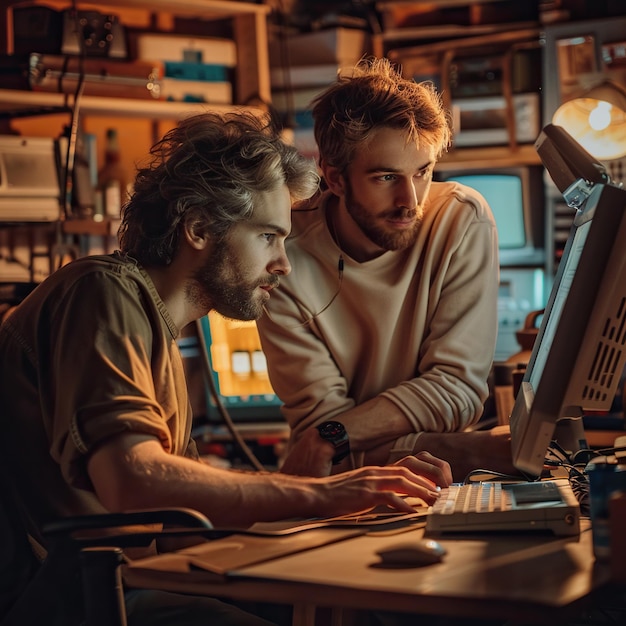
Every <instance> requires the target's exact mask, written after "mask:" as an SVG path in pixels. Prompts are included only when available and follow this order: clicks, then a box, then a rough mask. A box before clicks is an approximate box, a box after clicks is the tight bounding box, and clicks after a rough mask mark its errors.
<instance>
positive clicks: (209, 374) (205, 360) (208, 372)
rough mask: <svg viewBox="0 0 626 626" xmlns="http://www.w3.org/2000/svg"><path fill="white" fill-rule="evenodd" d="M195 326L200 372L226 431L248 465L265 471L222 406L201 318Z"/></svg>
mask: <svg viewBox="0 0 626 626" xmlns="http://www.w3.org/2000/svg"><path fill="white" fill-rule="evenodd" d="M196 328H197V330H198V339H199V340H200V342H201V344H202V345H201V346H200V353H201V354H202V372H203V374H204V378H205V380H206V382H207V385H208V386H209V390H210V392H211V397H212V398H213V400H215V404H216V406H217V410H218V412H219V414H220V417H221V418H222V420H223V422H224V424H225V426H226V428H228V431H229V432H230V434H231V436H232V438H233V439H234V441H235V442H236V444H237V445H238V446H239V448H240V449H241V451H242V452H243V453H244V455H245V456H246V458H247V459H248V462H249V463H250V465H252V467H254V469H255V470H257V471H258V472H264V471H266V469H265V467H264V466H263V464H262V463H261V462H260V461H259V459H258V458H257V457H256V456H255V454H254V452H252V450H251V449H250V447H249V446H248V444H247V443H246V442H245V441H244V440H243V437H242V436H241V435H240V434H239V431H238V430H237V427H236V426H235V424H234V422H233V420H232V418H231V416H230V415H229V413H228V411H227V410H226V407H225V406H224V403H223V402H222V399H221V398H220V394H219V393H218V391H217V388H216V386H215V379H214V377H213V374H214V372H213V368H212V367H211V362H210V360H209V355H208V352H207V345H208V344H207V341H206V334H205V332H204V328H202V320H196Z"/></svg>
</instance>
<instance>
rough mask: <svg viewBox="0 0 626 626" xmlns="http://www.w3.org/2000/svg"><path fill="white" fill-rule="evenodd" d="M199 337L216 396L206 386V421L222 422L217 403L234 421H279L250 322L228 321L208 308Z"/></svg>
mask: <svg viewBox="0 0 626 626" xmlns="http://www.w3.org/2000/svg"><path fill="white" fill-rule="evenodd" d="M199 339H200V341H201V342H203V343H204V349H205V350H206V355H207V357H208V366H209V367H210V371H211V375H212V379H213V383H214V391H215V393H216V394H217V396H218V397H215V394H213V393H212V390H211V389H210V388H207V389H206V400H207V419H208V421H209V422H218V423H221V422H222V417H221V415H220V409H219V407H218V402H219V403H221V405H222V406H223V408H224V409H226V410H227V411H228V413H229V415H230V417H231V418H232V419H233V421H236V422H258V421H281V422H282V421H283V418H282V415H281V412H280V407H281V405H282V403H281V402H280V400H279V399H278V396H277V395H276V394H275V393H274V390H273V389H272V386H271V384H270V382H269V377H268V374H267V364H266V361H265V354H264V353H263V352H262V350H261V341H260V339H259V335H258V331H257V328H256V323H255V322H254V321H252V322H250V321H245V322H244V321H239V320H231V319H227V318H225V317H222V316H221V315H219V313H217V312H216V311H211V312H210V313H209V314H208V315H206V316H204V317H202V318H201V320H200V327H199Z"/></svg>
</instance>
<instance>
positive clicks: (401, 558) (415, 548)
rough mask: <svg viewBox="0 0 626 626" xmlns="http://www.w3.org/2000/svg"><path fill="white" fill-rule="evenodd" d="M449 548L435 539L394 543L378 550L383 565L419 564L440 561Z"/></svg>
mask: <svg viewBox="0 0 626 626" xmlns="http://www.w3.org/2000/svg"><path fill="white" fill-rule="evenodd" d="M446 553H447V550H446V549H445V548H444V547H443V546H442V545H441V544H440V543H439V542H438V541H435V540H434V539H420V540H418V541H403V542H401V543H394V544H392V545H389V546H387V547H385V548H381V549H380V550H378V551H377V552H376V554H378V556H379V557H380V559H381V561H382V563H383V565H394V566H400V565H401V566H405V567H407V566H419V565H430V564H431V563H439V562H441V561H442V560H443V557H444V556H445V555H446Z"/></svg>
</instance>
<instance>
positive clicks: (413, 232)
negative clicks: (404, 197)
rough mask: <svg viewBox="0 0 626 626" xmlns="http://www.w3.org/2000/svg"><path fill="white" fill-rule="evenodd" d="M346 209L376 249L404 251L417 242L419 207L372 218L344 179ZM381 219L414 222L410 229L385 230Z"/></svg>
mask: <svg viewBox="0 0 626 626" xmlns="http://www.w3.org/2000/svg"><path fill="white" fill-rule="evenodd" d="M345 203H346V209H347V211H348V213H349V215H350V217H352V219H353V220H354V221H355V222H356V224H357V225H358V226H359V228H360V229H361V230H362V231H363V234H364V235H365V236H366V237H367V238H368V239H369V240H370V241H372V242H373V243H375V244H376V245H377V246H378V247H380V248H382V249H383V250H404V249H405V248H409V247H410V246H412V245H413V244H414V243H415V242H416V241H417V234H418V232H419V229H420V225H421V223H422V216H423V211H422V209H421V207H418V208H417V209H402V208H398V209H393V210H390V211H386V212H385V213H383V214H379V215H377V216H376V217H372V215H370V213H369V212H368V210H367V209H366V208H365V205H363V204H361V203H360V202H358V200H356V199H355V198H354V192H353V189H352V183H351V182H350V181H349V180H348V179H346V192H345ZM381 218H388V219H396V220H398V219H404V220H406V219H414V220H415V222H414V223H413V226H411V227H410V228H406V229H403V230H400V231H398V230H385V229H384V228H383V227H381V226H380V224H379V220H380V219H381Z"/></svg>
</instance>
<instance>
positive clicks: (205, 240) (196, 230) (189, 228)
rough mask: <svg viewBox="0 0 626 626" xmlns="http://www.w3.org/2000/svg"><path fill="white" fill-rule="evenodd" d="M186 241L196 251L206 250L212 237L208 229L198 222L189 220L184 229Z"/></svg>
mask: <svg viewBox="0 0 626 626" xmlns="http://www.w3.org/2000/svg"><path fill="white" fill-rule="evenodd" d="M183 232H184V234H185V240H186V241H187V243H188V244H189V245H190V246H191V247H192V248H194V249H196V250H204V249H205V248H206V247H207V246H208V245H209V243H210V240H211V238H210V236H209V233H208V231H207V230H206V227H205V226H203V225H202V224H201V223H200V222H199V221H197V220H192V219H190V220H187V221H186V222H185V226H184V228H183Z"/></svg>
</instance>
